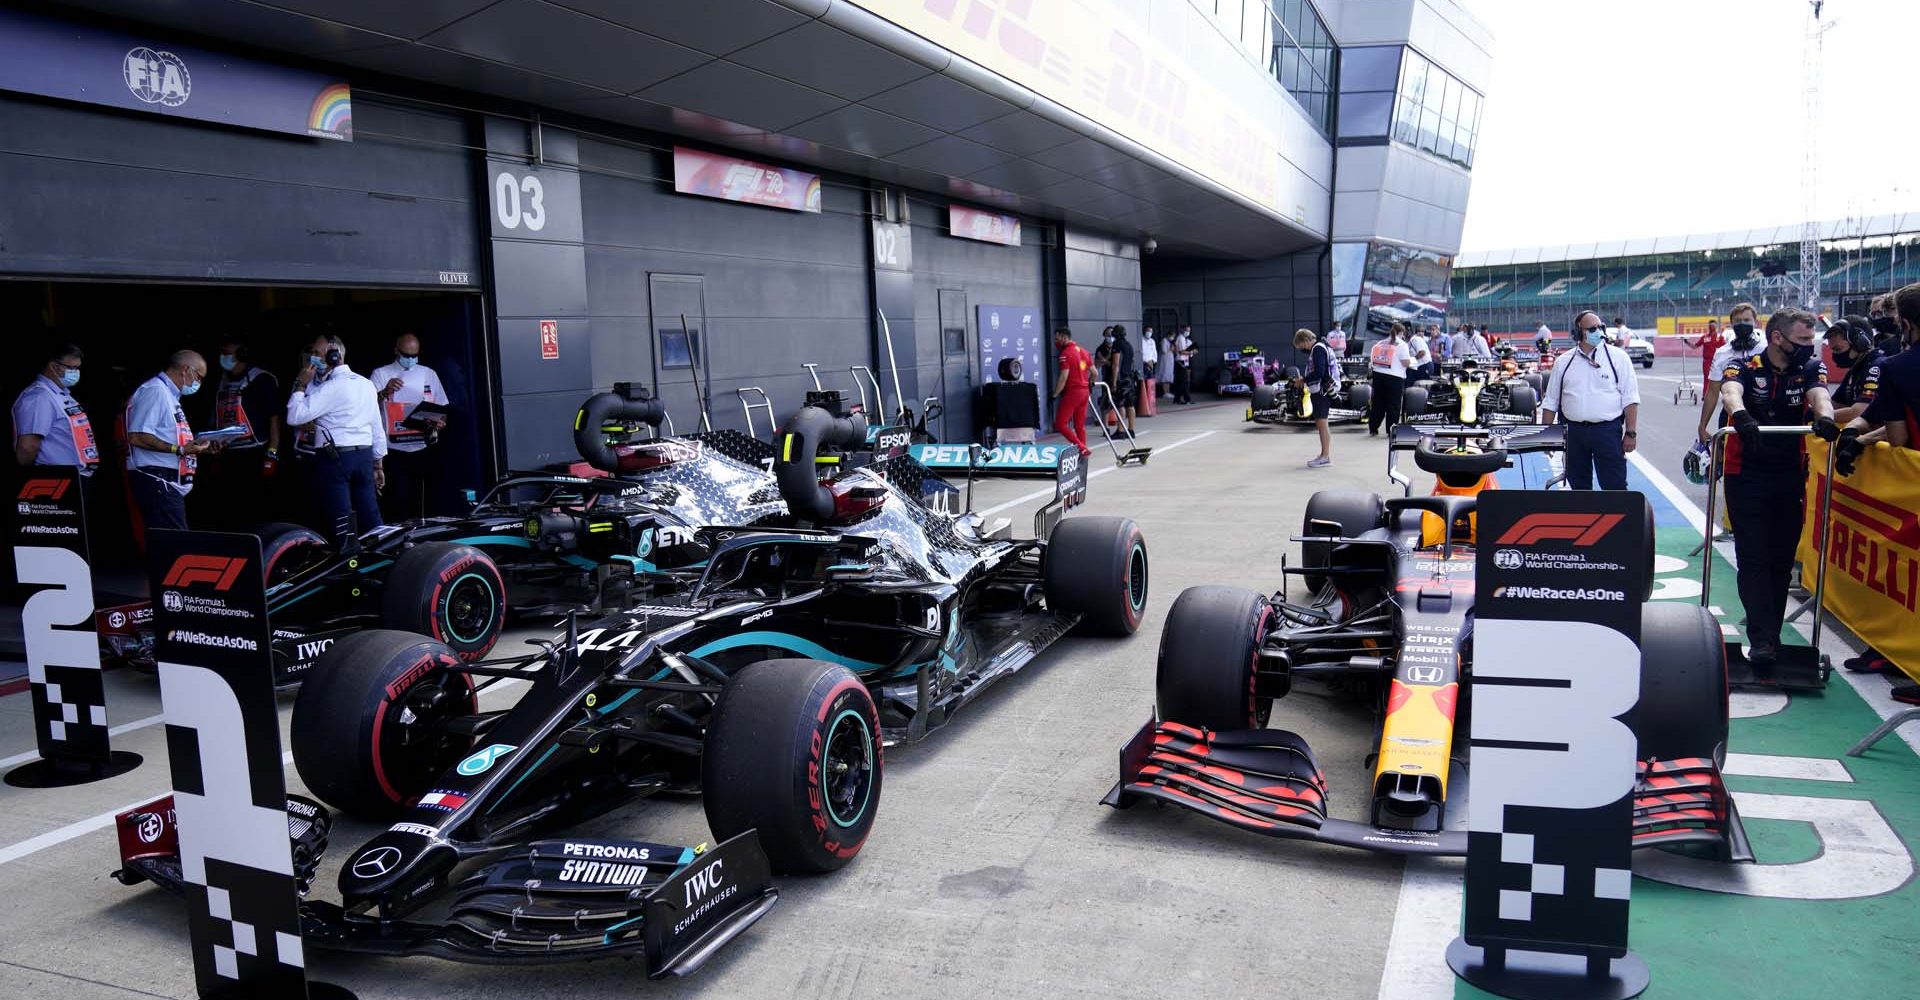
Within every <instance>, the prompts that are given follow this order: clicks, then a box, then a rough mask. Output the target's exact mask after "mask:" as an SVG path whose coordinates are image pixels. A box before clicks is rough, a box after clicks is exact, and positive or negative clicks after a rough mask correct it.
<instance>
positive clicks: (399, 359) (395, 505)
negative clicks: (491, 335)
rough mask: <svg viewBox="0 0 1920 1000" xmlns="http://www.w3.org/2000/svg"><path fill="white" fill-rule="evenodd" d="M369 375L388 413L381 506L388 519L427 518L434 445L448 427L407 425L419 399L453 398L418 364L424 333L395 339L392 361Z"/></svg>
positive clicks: (437, 378) (446, 401) (447, 403)
mask: <svg viewBox="0 0 1920 1000" xmlns="http://www.w3.org/2000/svg"><path fill="white" fill-rule="evenodd" d="M368 379H369V381H371V382H372V383H373V384H374V385H376V386H378V387H379V389H380V412H381V415H382V416H384V417H385V418H386V431H387V449H388V450H387V461H386V471H387V488H386V490H384V491H383V492H382V493H381V494H380V507H381V510H382V511H384V512H385V515H386V518H387V520H389V521H409V520H415V519H418V518H422V517H425V516H427V511H426V497H427V483H428V481H429V480H430V479H431V478H432V476H431V473H432V471H433V462H434V458H435V452H434V450H433V446H434V445H436V444H438V443H439V441H440V431H441V430H442V429H444V426H442V427H436V428H435V429H434V430H432V431H431V432H428V431H422V430H420V429H419V428H417V427H409V426H407V418H408V417H410V416H412V415H413V411H414V409H415V408H416V407H418V406H419V405H420V404H421V403H437V404H439V405H440V406H450V405H452V400H449V399H448V398H447V389H446V387H445V386H443V385H441V384H440V376H439V375H438V374H436V373H435V372H434V370H433V369H431V368H428V367H427V366H426V365H423V364H421V363H420V338H419V337H416V336H414V335H413V334H411V333H403V334H401V335H400V336H399V338H398V339H396V340H395V341H394V342H393V363H392V364H389V365H382V366H381V367H379V368H375V369H374V370H373V374H372V375H370V376H368ZM443 416H444V415H443Z"/></svg>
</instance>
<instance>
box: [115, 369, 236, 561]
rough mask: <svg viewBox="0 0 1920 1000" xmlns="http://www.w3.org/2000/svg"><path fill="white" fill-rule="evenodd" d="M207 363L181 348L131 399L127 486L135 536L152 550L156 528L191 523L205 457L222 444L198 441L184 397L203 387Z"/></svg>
mask: <svg viewBox="0 0 1920 1000" xmlns="http://www.w3.org/2000/svg"><path fill="white" fill-rule="evenodd" d="M206 378H207V362H206V359H205V358H202V357H201V356H200V355H199V354H198V353H196V352H194V351H175V352H174V353H173V355H172V356H171V357H169V358H168V359H167V367H166V368H165V369H164V370H163V371H161V372H160V374H158V375H155V376H154V377H152V378H150V379H148V380H146V381H145V382H142V383H141V384H140V387H139V388H137V389H135V390H133V396H132V397H131V398H129V399H128V400H127V489H128V491H129V492H131V493H132V494H133V508H134V513H135V516H136V520H135V523H134V526H133V533H134V538H135V539H137V540H138V541H139V543H140V547H141V551H143V552H144V551H145V550H146V544H147V536H146V533H147V532H148V531H150V530H152V529H154V528H173V529H178V530H184V529H185V528H186V527H187V494H188V493H190V492H192V491H193V477H194V473H195V472H196V471H197V470H198V468H199V462H200V459H199V456H200V455H202V454H204V453H206V452H209V451H218V450H219V448H220V446H219V444H218V443H209V442H206V441H196V440H194V436H193V428H192V427H190V426H188V424H187V411H186V410H184V409H182V408H181V406H180V400H181V399H183V398H185V397H187V396H191V395H193V394H194V393H196V392H199V391H200V386H201V384H202V383H204V382H205V381H206Z"/></svg>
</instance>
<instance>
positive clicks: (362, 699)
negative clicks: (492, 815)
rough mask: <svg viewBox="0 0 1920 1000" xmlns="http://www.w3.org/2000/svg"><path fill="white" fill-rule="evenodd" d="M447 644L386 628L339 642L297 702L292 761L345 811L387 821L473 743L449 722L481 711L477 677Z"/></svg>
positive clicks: (310, 784)
mask: <svg viewBox="0 0 1920 1000" xmlns="http://www.w3.org/2000/svg"><path fill="white" fill-rule="evenodd" d="M459 667H460V659H459V657H458V656H456V655H454V652H453V650H451V649H449V648H447V646H446V645H445V644H444V643H439V642H435V641H433V640H432V639H429V638H427V637H425V636H421V635H414V634H413V633H410V632H396V631H392V630H389V629H369V630H367V631H365V632H355V633H353V634H352V635H349V636H346V637H344V638H342V639H340V640H339V641H338V642H335V643H334V644H333V645H332V646H331V647H329V648H328V649H327V651H326V652H324V653H322V654H320V659H319V660H318V662H316V663H315V664H314V668H313V670H311V671H310V672H308V674H307V680H306V683H304V684H302V685H301V686H300V694H299V697H297V698H295V699H294V702H293V734H292V739H291V741H290V742H291V743H292V744H293V764H294V767H296V768H298V769H299V771H300V780H301V781H304V782H306V785H307V788H309V789H311V790H312V791H313V794H315V795H317V796H319V797H320V799H321V800H322V801H324V802H326V803H327V804H328V805H331V806H333V807H335V808H337V809H339V810H341V811H342V812H346V813H351V814H353V815H355V816H359V817H362V818H365V819H369V820H379V821H385V820H390V819H392V818H394V817H395V816H398V815H400V814H401V813H402V812H405V811H406V809H407V807H408V806H409V805H411V804H412V803H413V802H414V801H416V800H418V799H419V797H420V796H421V795H422V794H423V793H425V792H427V791H428V790H429V789H431V788H432V787H433V782H434V780H435V779H437V778H439V777H440V775H442V774H443V773H445V772H446V770H447V768H449V767H452V766H453V765H455V764H457V763H459V762H460V758H462V757H464V756H466V754H467V752H468V751H469V750H470V749H471V748H472V744H473V740H472V738H471V737H467V736H461V735H458V734H454V733H451V732H449V731H448V729H447V726H446V724H447V723H448V722H450V721H452V720H454V719H458V718H463V717H466V716H470V715H473V714H474V713H475V712H477V711H479V701H478V699H477V698H476V696H475V695H474V690H473V679H472V678H471V677H469V676H467V675H466V674H463V673H460V672H459Z"/></svg>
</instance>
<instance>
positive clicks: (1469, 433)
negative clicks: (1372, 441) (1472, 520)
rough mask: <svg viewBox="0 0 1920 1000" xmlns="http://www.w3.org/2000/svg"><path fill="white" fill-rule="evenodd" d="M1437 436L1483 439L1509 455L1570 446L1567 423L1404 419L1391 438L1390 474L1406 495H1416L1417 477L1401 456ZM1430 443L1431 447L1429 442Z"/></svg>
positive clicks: (1460, 440)
mask: <svg viewBox="0 0 1920 1000" xmlns="http://www.w3.org/2000/svg"><path fill="white" fill-rule="evenodd" d="M1433 438H1442V439H1445V440H1448V441H1452V442H1455V443H1456V444H1457V445H1459V446H1461V447H1464V446H1465V445H1466V443H1467V442H1469V441H1473V442H1477V443H1479V444H1480V445H1481V446H1482V447H1483V448H1485V449H1486V450H1488V451H1495V450H1498V451H1504V452H1506V453H1507V454H1508V455H1525V454H1528V453H1532V452H1554V451H1565V450H1566V449H1567V429H1566V426H1565V425H1563V424H1547V425H1537V424H1518V425H1514V426H1511V427H1464V426H1460V425H1439V426H1417V427H1415V426H1408V425H1407V424H1405V423H1401V424H1399V425H1397V426H1395V427H1394V429H1393V437H1392V438H1391V439H1389V440H1388V442H1387V478H1388V479H1390V480H1392V481H1393V482H1395V483H1398V484H1399V485H1400V488H1401V490H1402V491H1403V493H1404V494H1405V495H1406V496H1412V495H1413V480H1412V478H1410V477H1409V476H1408V475H1407V474H1406V473H1404V472H1401V471H1400V464H1399V456H1400V453H1401V452H1403V451H1418V450H1419V449H1420V447H1421V445H1422V443H1423V442H1428V441H1430V440H1431V439H1433ZM1427 447H1429V448H1431V447H1432V446H1431V445H1430V444H1429V445H1428V446H1427ZM1565 479H1566V475H1565V473H1562V474H1560V475H1558V476H1555V477H1553V478H1552V479H1550V480H1548V481H1547V484H1546V486H1545V487H1543V488H1545V489H1552V488H1553V487H1554V484H1556V483H1559V482H1561V481H1563V480H1565Z"/></svg>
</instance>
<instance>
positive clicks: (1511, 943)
mask: <svg viewBox="0 0 1920 1000" xmlns="http://www.w3.org/2000/svg"><path fill="white" fill-rule="evenodd" d="M1477 511H1478V528H1477V531H1478V538H1479V542H1480V548H1479V549H1478V551H1477V565H1476V567H1475V600H1474V636H1473V658H1474V662H1473V699H1474V710H1473V716H1472V725H1471V732H1470V733H1469V741H1468V745H1469V748H1470V749H1469V753H1470V764H1469V766H1470V768H1471V773H1472V774H1473V779H1474V780H1473V793H1472V796H1471V799H1470V801H1469V803H1468V818H1467V827H1468V845H1467V887H1466V927H1465V941H1466V944H1468V945H1471V946H1477V947H1480V948H1485V949H1487V950H1488V951H1489V952H1490V953H1491V952H1495V951H1497V952H1499V953H1501V954H1503V955H1504V953H1505V952H1506V950H1507V949H1513V950H1516V951H1526V952H1555V953H1561V954H1569V955H1584V956H1587V957H1588V958H1589V959H1592V960H1602V959H1607V958H1615V957H1619V956H1622V955H1625V954H1626V949H1627V912H1628V886H1629V883H1630V881H1631V878H1632V874H1631V872H1632V815H1633V812H1632V810H1633V785H1634V779H1635V767H1636V751H1637V744H1636V740H1635V738H1634V733H1633V730H1632V728H1631V726H1630V725H1629V724H1628V722H1627V721H1626V717H1627V716H1628V715H1629V713H1630V712H1631V711H1632V709H1633V707H1634V705H1635V703H1636V702H1638V700H1639V697H1640V650H1639V642H1640V601H1641V597H1642V596H1643V595H1644V594H1645V592H1646V588H1647V585H1648V581H1649V580H1650V579H1651V576H1652V570H1653V566H1652V549H1651V545H1650V544H1649V542H1650V537H1651V536H1650V535H1649V533H1648V532H1649V530H1650V525H1651V523H1652V522H1651V517H1652V515H1651V512H1650V511H1649V510H1648V509H1647V505H1646V500H1645V498H1644V497H1642V496H1641V495H1640V494H1639V493H1631V492H1624V491H1622V492H1594V491H1579V492H1539V491H1521V490H1498V491H1489V492H1486V493H1483V494H1481V495H1480V498H1479V501H1478V505H1477ZM1449 954H1450V956H1451V955H1452V952H1450V953H1449ZM1487 961H1488V964H1489V965H1491V964H1494V963H1493V959H1492V956H1491V954H1489V957H1488V960H1487ZM1507 961H1508V963H1509V964H1515V963H1516V960H1515V959H1513V958H1508V959H1507ZM1516 967H1517V965H1516ZM1460 968H1461V966H1460V965H1458V964H1456V965H1455V969H1456V970H1457V971H1458V970H1459V969H1460ZM1470 978H1471V977H1470ZM1473 981H1476V982H1478V980H1473Z"/></svg>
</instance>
